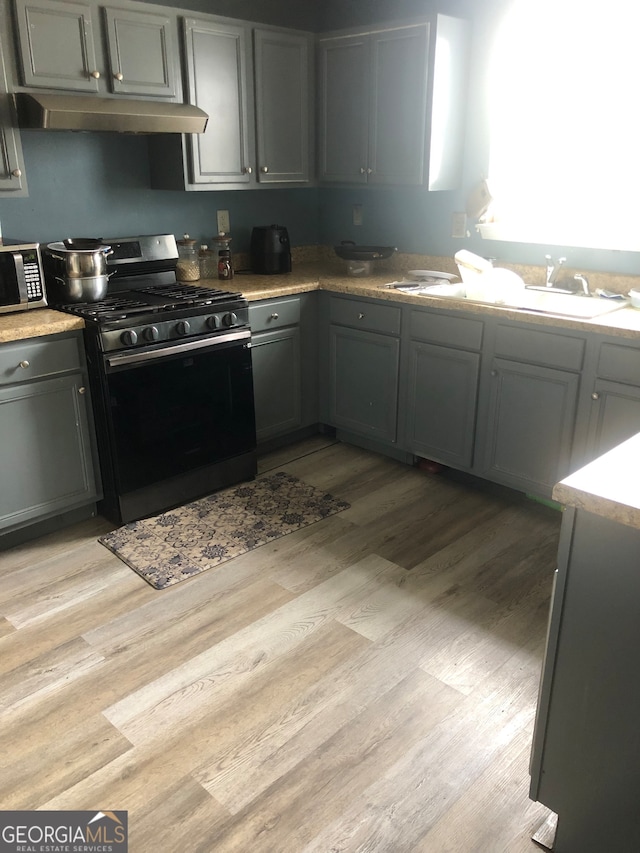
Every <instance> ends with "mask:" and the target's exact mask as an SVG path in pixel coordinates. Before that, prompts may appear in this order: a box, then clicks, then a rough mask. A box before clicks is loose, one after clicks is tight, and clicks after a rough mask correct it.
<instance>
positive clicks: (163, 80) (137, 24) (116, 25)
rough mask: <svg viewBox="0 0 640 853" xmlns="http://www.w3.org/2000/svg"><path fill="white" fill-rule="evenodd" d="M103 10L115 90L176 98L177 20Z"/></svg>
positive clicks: (116, 10)
mask: <svg viewBox="0 0 640 853" xmlns="http://www.w3.org/2000/svg"><path fill="white" fill-rule="evenodd" d="M103 12H104V18H105V24H106V31H107V44H108V48H109V70H110V73H111V88H112V91H113V92H114V93H116V94H122V95H150V96H157V97H163V98H175V97H176V95H177V94H178V76H177V73H176V67H175V65H176V61H177V43H176V34H175V27H176V19H175V18H173V17H167V16H164V15H156V14H151V13H147V12H137V11H129V10H125V9H111V8H108V7H107V8H105V9H104V10H103Z"/></svg>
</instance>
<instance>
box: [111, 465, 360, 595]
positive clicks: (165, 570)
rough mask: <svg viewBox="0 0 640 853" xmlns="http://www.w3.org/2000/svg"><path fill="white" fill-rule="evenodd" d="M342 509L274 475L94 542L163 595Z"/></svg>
mask: <svg viewBox="0 0 640 853" xmlns="http://www.w3.org/2000/svg"><path fill="white" fill-rule="evenodd" d="M348 508H349V504H348V503H347V502H346V501H341V500H338V499H337V498H334V497H333V496H332V495H329V494H325V493H324V492H321V491H319V490H318V489H316V488H314V487H313V486H308V485H307V484H306V483H302V482H301V481H300V480H298V479H297V478H296V477H292V476H291V475H290V474H285V473H283V472H278V473H275V474H269V475H268V476H266V477H261V478H259V479H257V480H253V481H252V482H251V483H242V484H241V485H239V486H233V487H232V488H230V489H224V490H223V491H221V492H216V493H215V494H213V495H209V496H207V497H205V498H201V499H200V500H197V501H194V502H193V503H189V504H185V506H181V507H178V509H174V510H170V511H169V512H164V513H162V514H161V515H156V516H154V517H153V518H146V519H143V520H142V521H134V522H133V523H131V524H126V525H125V526H124V527H120V528H118V530H114V531H113V532H112V533H107V534H106V535H105V536H101V537H100V539H99V540H98V541H99V542H101V543H102V544H103V545H105V546H106V547H107V548H109V550H110V551H113V553H114V554H115V555H116V556H117V557H119V558H120V559H121V560H122V561H123V562H125V563H126V564H127V565H128V566H130V567H131V568H132V569H133V570H134V571H136V572H137V573H138V574H139V575H141V576H142V577H143V578H144V579H145V580H146V581H148V582H149V583H150V584H151V586H154V587H155V588H156V589H165V587H168V586H172V585H173V584H176V583H179V582H180V581H183V580H186V579H187V578H190V577H193V576H194V575H197V574H199V573H200V572H204V571H206V570H207V569H211V568H213V567H214V566H219V565H220V564H221V563H224V562H226V561H227V560H230V559H231V558H232V557H237V556H239V555H240V554H245V553H246V552H247V551H251V550H253V549H254V548H258V547H259V546H260V545H265V544H266V543H267V542H272V541H273V540H274V539H279V538H280V537H281V536H286V535H287V533H293V531H294V530H300V528H302V527H306V526H307V525H309V524H314V523H315V522H316V521H320V520H321V519H323V518H327V516H330V515H334V514H335V513H337V512H341V511H342V510H343V509H348Z"/></svg>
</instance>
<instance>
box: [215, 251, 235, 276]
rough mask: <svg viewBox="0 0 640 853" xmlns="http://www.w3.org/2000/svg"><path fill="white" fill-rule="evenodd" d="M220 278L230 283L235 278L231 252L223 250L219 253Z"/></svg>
mask: <svg viewBox="0 0 640 853" xmlns="http://www.w3.org/2000/svg"><path fill="white" fill-rule="evenodd" d="M218 278H220V279H222V280H223V281H229V280H230V279H232V278H233V267H232V266H231V252H230V251H229V250H228V249H223V250H222V251H220V252H218Z"/></svg>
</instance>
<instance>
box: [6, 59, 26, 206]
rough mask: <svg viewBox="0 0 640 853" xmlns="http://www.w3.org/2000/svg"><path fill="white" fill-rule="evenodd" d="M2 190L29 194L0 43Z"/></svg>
mask: <svg viewBox="0 0 640 853" xmlns="http://www.w3.org/2000/svg"><path fill="white" fill-rule="evenodd" d="M0 192H1V193H6V197H7V198H8V197H10V196H15V197H20V196H25V195H27V184H26V179H25V177H24V161H23V158H22V146H21V144H20V134H19V132H18V129H17V127H16V122H15V113H14V110H13V105H12V103H11V99H10V97H9V95H8V93H7V78H6V74H5V67H4V59H3V55H2V45H1V44H0Z"/></svg>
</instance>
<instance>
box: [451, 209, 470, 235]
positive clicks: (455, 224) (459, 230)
mask: <svg viewBox="0 0 640 853" xmlns="http://www.w3.org/2000/svg"><path fill="white" fill-rule="evenodd" d="M451 236H452V237H466V236H467V214H466V213H454V214H452V216H451Z"/></svg>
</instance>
